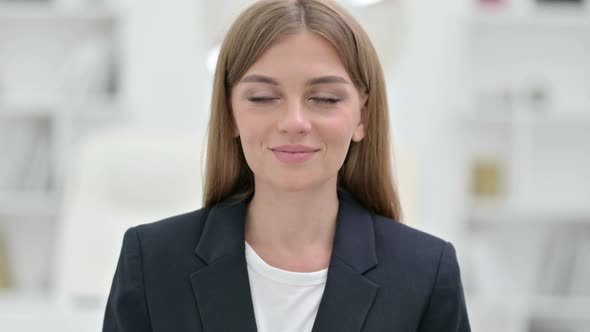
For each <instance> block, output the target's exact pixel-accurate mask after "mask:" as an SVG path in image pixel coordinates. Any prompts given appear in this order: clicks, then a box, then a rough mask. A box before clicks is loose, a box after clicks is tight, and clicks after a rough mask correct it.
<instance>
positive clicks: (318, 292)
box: [246, 242, 328, 332]
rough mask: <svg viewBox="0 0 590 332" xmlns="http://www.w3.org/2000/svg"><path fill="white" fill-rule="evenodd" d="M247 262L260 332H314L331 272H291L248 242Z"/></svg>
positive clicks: (324, 270) (326, 270)
mask: <svg viewBox="0 0 590 332" xmlns="http://www.w3.org/2000/svg"><path fill="white" fill-rule="evenodd" d="M246 262H247V264H248V278H249V279H250V289H251V291H252V303H253V304H254V315H255V317H256V325H257V327H258V332H279V331H280V332H291V331H292V332H307V331H311V328H312V327H313V323H314V321H315V317H316V315H317V312H318V307H319V305H320V300H321V298H322V294H323V293H324V287H325V286H326V279H327V276H328V269H327V268H326V269H323V270H320V271H314V272H291V271H286V270H281V269H278V268H276V267H273V266H271V265H269V264H268V263H266V262H265V261H264V260H262V258H261V257H260V256H258V254H257V253H256V251H254V249H252V247H250V245H249V244H248V242H246Z"/></svg>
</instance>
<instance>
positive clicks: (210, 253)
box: [190, 190, 379, 332]
mask: <svg viewBox="0 0 590 332" xmlns="http://www.w3.org/2000/svg"><path fill="white" fill-rule="evenodd" d="M338 200H339V207H338V215H337V221H336V222H337V224H336V233H335V236H334V242H333V248H332V256H331V259H330V267H329V269H328V279H327V282H326V287H325V289H324V294H323V296H322V300H321V302H320V307H319V309H318V314H317V316H316V320H315V323H314V328H313V332H323V331H351V332H357V331H360V329H361V328H362V325H363V324H364V320H365V317H366V315H367V313H368V312H369V309H370V307H371V305H372V302H373V299H374V297H375V295H376V292H377V289H378V288H379V286H378V285H376V284H375V283H373V282H372V281H370V280H369V279H367V278H365V277H364V276H363V274H364V273H365V272H367V271H368V270H369V269H371V268H373V267H374V266H375V265H377V254H376V249H375V232H374V225H373V220H372V216H371V213H370V212H369V211H368V210H367V209H365V208H364V207H362V206H361V205H360V204H359V203H358V202H357V201H356V200H355V199H354V198H353V197H352V195H351V194H350V193H348V192H346V191H344V190H338ZM246 206H247V204H246V203H243V202H236V201H225V202H222V203H220V204H217V205H215V206H214V207H213V208H212V209H211V211H210V212H209V215H208V216H207V219H206V224H205V228H204V230H203V233H202V235H201V239H200V241H199V244H198V245H197V247H196V248H195V250H194V252H195V254H196V255H197V256H198V257H199V258H201V259H202V260H203V261H204V262H205V263H206V264H207V266H206V267H204V268H201V269H200V270H198V271H195V272H193V273H192V274H191V276H190V279H191V284H192V286H193V291H194V295H195V299H196V301H197V306H198V308H199V313H200V315H201V321H202V323H203V328H204V330H205V331H206V332H214V331H233V330H237V331H251V332H254V331H256V323H255V317H254V309H253V305H252V295H251V291H250V285H249V279H248V273H247V265H246V261H245V244H244V239H245V238H244V218H245V213H246ZM344 318H346V319H344Z"/></svg>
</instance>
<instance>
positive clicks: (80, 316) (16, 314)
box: [0, 291, 104, 332]
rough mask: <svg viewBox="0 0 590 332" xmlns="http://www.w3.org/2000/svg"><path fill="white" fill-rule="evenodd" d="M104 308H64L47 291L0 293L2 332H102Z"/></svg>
mask: <svg viewBox="0 0 590 332" xmlns="http://www.w3.org/2000/svg"><path fill="white" fill-rule="evenodd" d="M103 316H104V307H98V308H78V307H74V308H64V307H63V306H60V305H58V304H57V302H56V301H55V300H54V299H53V298H52V297H51V295H50V294H49V293H48V292H23V291H0V322H2V323H1V324H0V326H1V327H2V329H3V331H22V332H29V331H30V332H33V331H51V332H52V331H55V332H57V331H64V330H65V331H77V332H86V331H88V332H90V331H97V330H100V327H101V326H102V319H103Z"/></svg>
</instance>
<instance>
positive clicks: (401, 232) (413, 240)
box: [373, 215, 449, 256]
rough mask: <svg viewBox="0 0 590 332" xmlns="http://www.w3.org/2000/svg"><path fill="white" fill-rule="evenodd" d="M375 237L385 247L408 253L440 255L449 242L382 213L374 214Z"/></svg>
mask: <svg viewBox="0 0 590 332" xmlns="http://www.w3.org/2000/svg"><path fill="white" fill-rule="evenodd" d="M373 221H374V226H375V238H376V242H377V244H378V245H379V244H381V245H382V246H383V248H384V249H392V250H395V251H396V252H402V253H404V254H406V255H411V254H416V255H427V256H432V255H434V256H437V255H438V256H440V253H441V251H442V250H443V249H444V247H445V246H447V245H448V244H449V243H448V242H447V241H446V240H443V239H441V238H439V237H437V236H434V235H431V234H429V233H426V232H424V231H421V230H418V229H416V228H413V227H411V226H408V225H405V224H402V223H400V222H397V221H395V220H392V219H390V218H387V217H383V216H380V215H373Z"/></svg>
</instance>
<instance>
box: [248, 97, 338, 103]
mask: <svg viewBox="0 0 590 332" xmlns="http://www.w3.org/2000/svg"><path fill="white" fill-rule="evenodd" d="M279 99H280V98H275V97H257V96H252V97H248V101H250V102H253V103H257V104H269V103H272V102H275V101H277V100H279ZM309 100H311V101H313V102H315V103H318V104H325V105H335V104H337V103H339V102H340V101H341V99H340V98H335V97H311V98H309Z"/></svg>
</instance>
